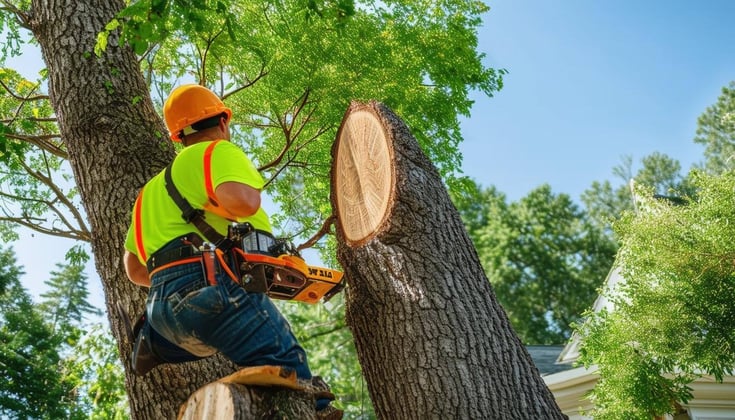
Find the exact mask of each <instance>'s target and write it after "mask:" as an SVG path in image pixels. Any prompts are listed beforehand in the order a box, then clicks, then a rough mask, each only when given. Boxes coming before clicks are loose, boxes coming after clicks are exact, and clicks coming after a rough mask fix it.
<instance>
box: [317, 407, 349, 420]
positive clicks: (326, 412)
mask: <svg viewBox="0 0 735 420" xmlns="http://www.w3.org/2000/svg"><path fill="white" fill-rule="evenodd" d="M344 414H345V412H344V411H342V410H340V409H339V408H335V407H332V406H331V405H328V406H326V407H324V408H322V409H321V410H317V411H316V418H318V419H319V420H340V419H341V418H342V416H344Z"/></svg>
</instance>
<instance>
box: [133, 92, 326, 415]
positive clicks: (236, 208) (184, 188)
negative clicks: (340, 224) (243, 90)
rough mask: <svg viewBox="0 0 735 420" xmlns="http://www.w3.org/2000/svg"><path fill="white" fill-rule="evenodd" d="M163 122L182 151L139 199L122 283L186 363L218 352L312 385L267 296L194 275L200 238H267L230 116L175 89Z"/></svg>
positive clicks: (217, 275) (224, 279)
mask: <svg viewBox="0 0 735 420" xmlns="http://www.w3.org/2000/svg"><path fill="white" fill-rule="evenodd" d="M163 113H164V119H165V121H166V125H167V127H168V129H169V132H170V136H171V139H173V141H176V142H181V143H182V144H183V145H184V146H185V147H184V149H183V150H182V151H181V152H180V153H179V154H178V155H177V156H176V158H175V159H174V161H173V163H172V165H171V166H170V167H169V170H170V172H169V173H168V174H167V173H166V172H167V171H166V170H164V171H161V173H159V174H158V175H156V176H155V177H153V178H152V179H151V180H150V181H148V182H147V183H146V185H145V186H144V187H143V189H142V190H141V192H140V194H139V196H138V199H137V200H136V203H135V206H134V208H133V217H132V224H131V226H130V229H129V230H128V234H127V238H126V240H125V255H124V257H123V260H124V265H125V270H126V273H127V275H128V277H129V278H130V280H131V281H132V282H133V283H136V284H138V285H141V286H145V287H150V290H149V294H148V300H147V302H146V315H147V319H148V322H149V323H150V326H151V327H152V328H153V330H155V333H157V334H160V336H162V337H164V338H165V339H166V340H168V341H170V342H171V343H174V344H176V345H177V346H178V347H180V348H181V349H184V350H185V351H186V352H189V353H191V354H192V355H194V356H197V357H206V356H210V355H212V354H214V353H216V352H221V353H223V354H224V355H225V356H227V357H228V358H229V359H231V360H232V361H233V362H235V363H236V364H238V365H240V366H260V365H277V366H282V367H286V368H289V369H293V370H295V371H296V374H297V376H298V378H299V379H300V380H311V378H312V375H311V372H310V370H309V367H308V363H307V360H306V354H305V352H304V350H303V348H302V347H301V346H300V345H299V343H298V342H297V340H296V337H295V336H294V335H293V333H292V332H291V329H290V326H289V325H288V322H287V321H286V320H285V318H284V317H283V316H282V315H281V313H280V312H279V311H278V309H277V308H276V307H275V306H274V305H273V303H272V302H271V300H270V299H269V298H268V296H266V295H265V294H263V293H250V292H247V291H245V289H243V288H242V287H241V286H240V285H239V284H237V283H235V282H234V281H233V279H232V278H230V276H228V275H227V274H226V270H222V269H219V270H216V269H215V270H212V269H211V267H210V270H209V272H208V273H207V272H205V271H206V269H203V267H205V266H206V264H203V255H204V254H205V253H206V252H202V249H204V248H202V245H203V243H206V242H213V240H212V239H210V238H211V234H212V232H203V231H202V230H205V231H206V230H207V229H212V230H214V231H216V233H215V235H221V236H226V235H227V228H228V226H229V225H231V224H232V223H233V222H238V223H243V222H248V223H250V224H251V225H252V226H253V227H254V228H255V229H256V230H257V231H258V232H261V233H264V234H266V235H269V234H270V232H271V226H270V222H269V220H268V216H267V215H266V213H265V212H264V211H263V209H262V208H261V207H260V190H261V189H262V188H263V185H264V181H263V178H262V177H261V175H260V173H259V172H258V171H257V170H256V168H255V167H254V165H253V164H252V162H251V161H250V160H249V159H248V158H247V156H246V155H245V154H244V153H243V151H242V150H241V149H240V148H238V147H237V146H235V145H234V144H232V143H230V142H229V140H230V129H229V123H230V118H231V117H232V111H231V110H230V109H229V108H227V107H226V106H225V105H224V103H223V102H222V101H221V100H220V99H219V97H217V96H216V95H215V94H214V93H213V92H211V91H210V90H209V89H207V88H205V87H202V86H199V85H183V86H180V87H178V88H176V89H174V90H173V92H172V93H171V95H170V96H169V98H168V99H167V100H166V103H165V105H164V109H163ZM167 184H168V185H167ZM176 195H179V196H180V198H179V202H177V200H176V199H175V198H174V197H175V196H176ZM182 198H183V200H182ZM180 201H185V202H186V203H188V205H190V206H191V207H193V210H194V211H195V213H196V212H198V213H199V214H201V215H202V216H203V218H202V219H203V220H204V221H205V222H206V223H205V225H204V226H205V227H204V228H202V225H201V224H196V226H195V224H193V221H192V220H191V219H193V218H191V217H190V218H189V221H187V220H184V218H183V217H182V211H181V202H180ZM192 214H194V213H192ZM208 274H209V276H208ZM328 403H329V402H328V401H326V404H328ZM326 404H325V401H321V402H320V405H321V407H318V408H324V406H325V405H326Z"/></svg>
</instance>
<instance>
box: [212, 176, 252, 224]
mask: <svg viewBox="0 0 735 420" xmlns="http://www.w3.org/2000/svg"><path fill="white" fill-rule="evenodd" d="M214 194H215V195H216V196H217V200H218V201H219V204H220V205H221V206H222V207H224V208H225V210H227V211H228V212H230V213H231V214H233V215H235V216H238V217H248V216H252V215H253V214H255V212H256V211H258V209H259V208H260V191H258V190H257V189H255V188H253V187H251V186H250V185H247V184H243V183H240V182H232V181H230V182H223V183H221V184H220V185H218V186H217V188H216V189H215V190H214Z"/></svg>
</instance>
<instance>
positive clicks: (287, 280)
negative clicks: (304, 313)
mask: <svg viewBox="0 0 735 420" xmlns="http://www.w3.org/2000/svg"><path fill="white" fill-rule="evenodd" d="M227 236H228V239H230V241H232V242H233V243H235V244H236V246H234V247H232V248H231V250H230V251H229V252H230V261H231V262H232V264H230V268H231V269H232V275H233V276H234V277H235V278H236V280H237V281H239V283H240V285H241V286H242V287H243V288H245V290H247V291H249V292H258V293H265V294H267V295H268V296H270V297H271V298H274V299H282V300H295V301H299V302H305V303H311V304H315V303H318V302H319V301H320V300H322V301H324V302H327V301H329V299H331V298H332V297H334V295H336V294H337V293H339V292H340V291H341V290H342V289H343V288H344V279H343V278H342V277H343V273H342V272H340V271H337V270H333V269H331V268H325V267H317V266H311V265H308V264H307V263H306V261H305V260H304V259H303V258H302V257H301V255H300V254H299V252H298V251H297V250H296V248H295V247H294V246H293V245H292V244H291V243H290V242H288V241H285V240H281V239H275V238H273V236H271V235H270V234H269V233H266V232H262V231H259V230H256V229H254V228H253V227H252V225H250V224H249V223H241V224H236V225H233V226H230V229H229V231H228V235H227Z"/></svg>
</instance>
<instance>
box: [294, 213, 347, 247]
mask: <svg viewBox="0 0 735 420" xmlns="http://www.w3.org/2000/svg"><path fill="white" fill-rule="evenodd" d="M336 219H337V216H335V215H334V214H333V215H331V216H329V217H327V219H326V220H325V221H324V223H323V224H322V227H320V228H319V230H318V231H317V232H316V233H315V234H314V236H312V237H311V238H309V239H308V240H307V241H306V242H304V243H303V244H301V245H299V246H297V247H296V250H297V251H302V250H304V249H306V248H311V247H312V246H314V245H316V243H317V242H319V240H320V239H322V238H323V237H324V235H326V234H328V233H332V226H333V225H334V222H335V220H336Z"/></svg>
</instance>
